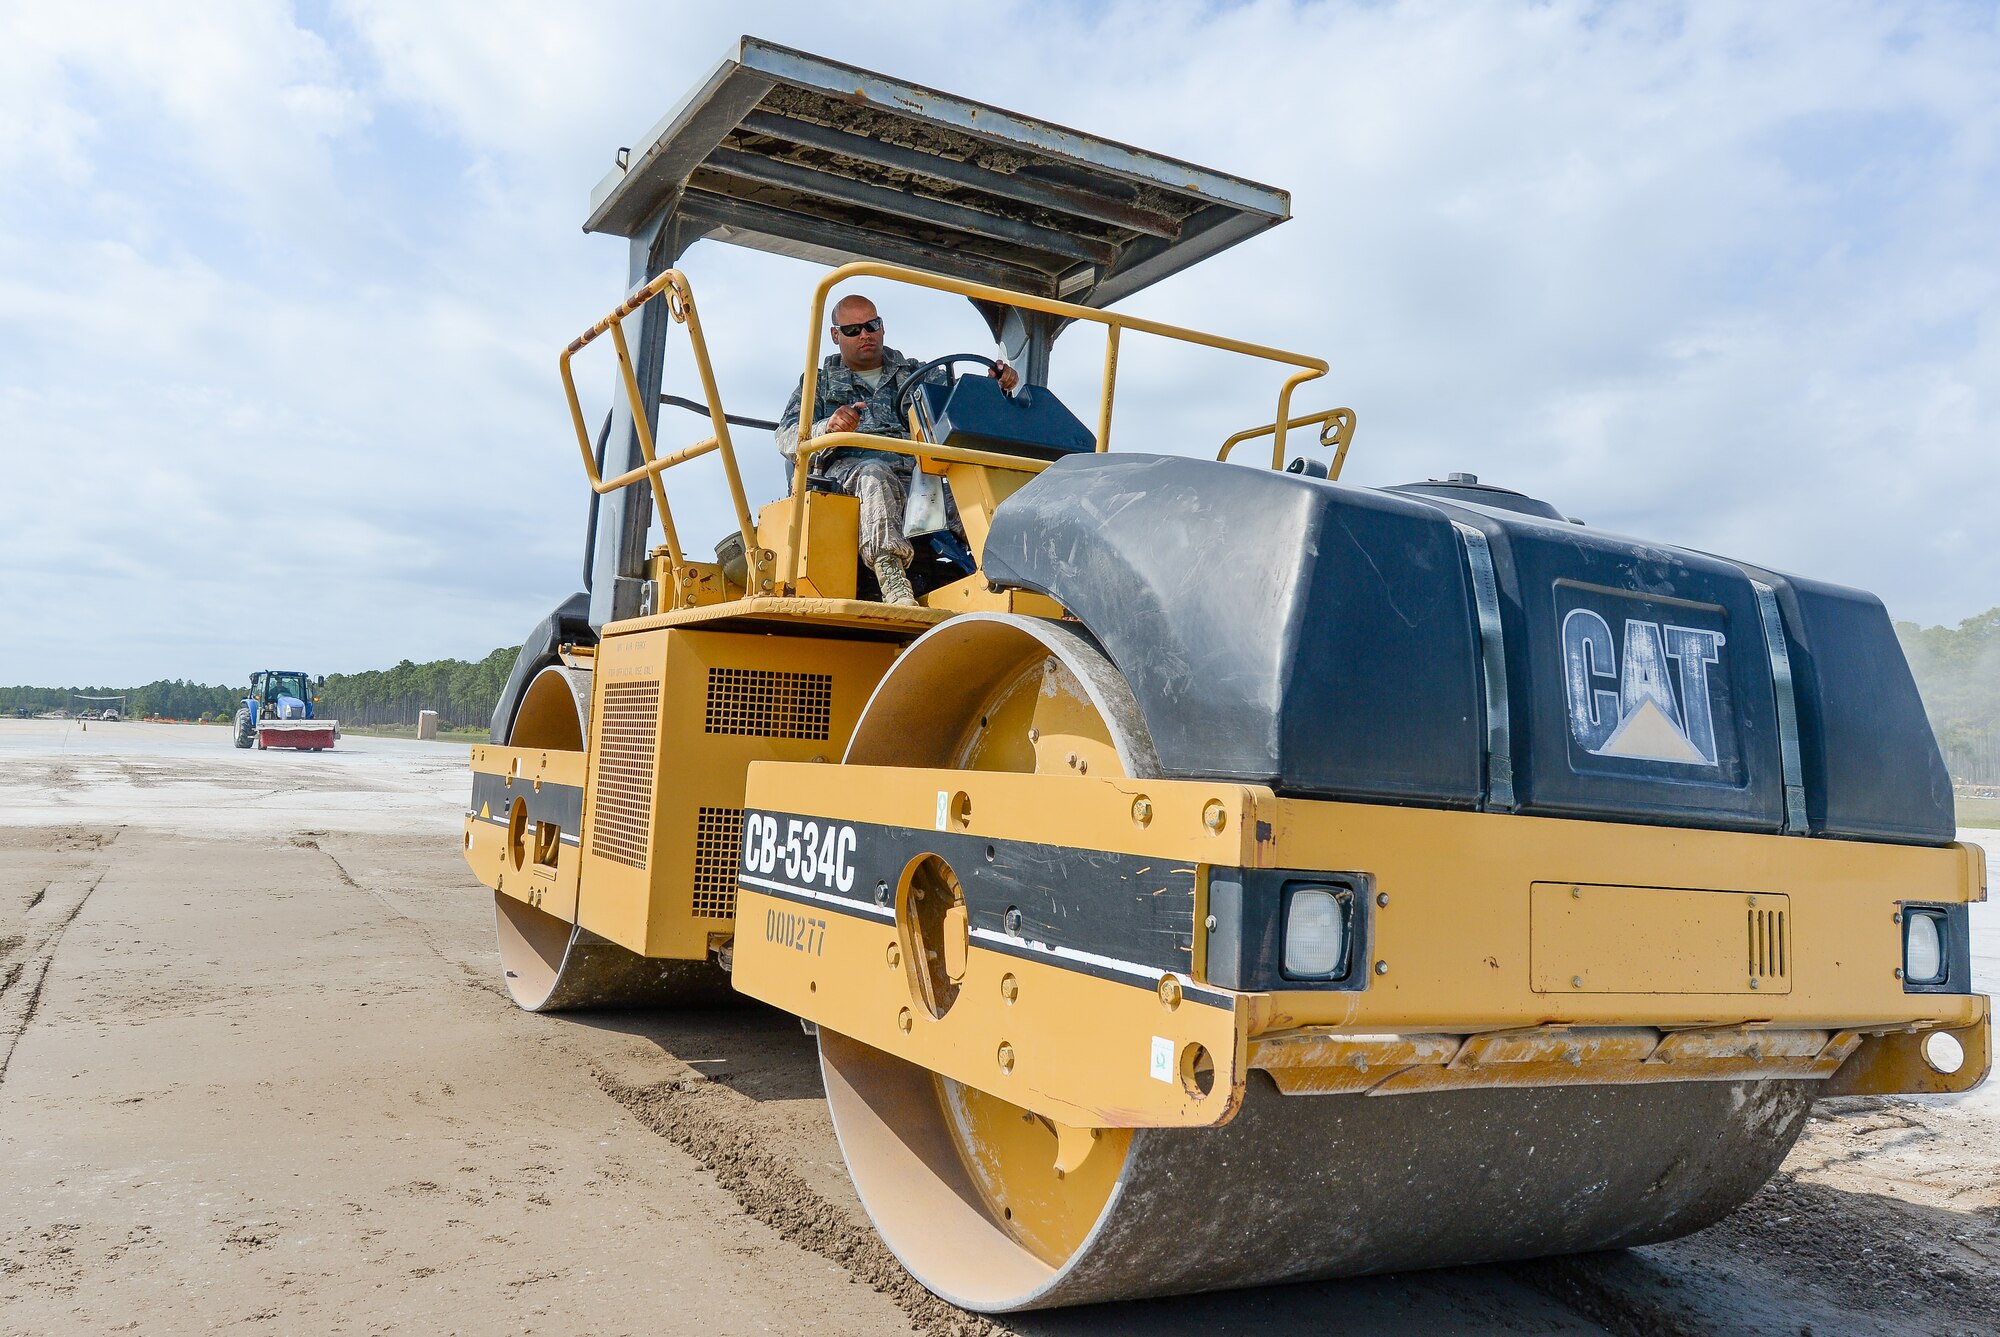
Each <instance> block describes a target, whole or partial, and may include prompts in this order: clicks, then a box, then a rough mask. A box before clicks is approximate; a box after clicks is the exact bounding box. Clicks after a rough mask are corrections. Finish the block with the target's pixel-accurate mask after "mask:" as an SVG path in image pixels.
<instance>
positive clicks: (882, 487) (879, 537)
mask: <svg viewBox="0 0 2000 1337" xmlns="http://www.w3.org/2000/svg"><path fill="white" fill-rule="evenodd" d="M913 468H914V466H913V465H912V464H911V462H910V461H908V460H898V461H895V462H893V463H892V462H891V461H889V460H888V459H885V458H884V457H882V456H881V455H847V456H842V457H840V458H838V459H835V460H834V461H833V462H832V463H831V464H829V465H827V466H826V467H825V468H824V469H822V470H821V471H820V472H821V474H822V475H823V476H824V477H825V478H826V480H827V481H828V482H830V483H832V484H833V485H834V486H835V487H836V488H838V489H840V490H841V491H842V492H845V493H846V494H847V495H848V496H850V497H853V498H854V499H855V500H856V501H859V502H860V503H861V564H862V565H863V566H866V567H869V568H871V569H872V568H873V567H874V565H875V559H876V558H878V557H894V558H897V559H899V560H901V561H903V562H908V561H909V560H910V558H911V557H912V556H913V555H914V552H915V550H914V549H912V548H911V547H910V541H909V539H907V538H905V537H904V536H903V511H904V509H905V508H906V507H907V506H908V505H909V498H910V474H911V471H912V469H913ZM945 514H946V516H947V517H948V518H949V520H950V523H951V531H952V533H954V534H957V535H958V536H959V537H961V538H963V537H964V536H965V531H964V530H963V529H962V528H960V527H959V523H958V506H957V504H956V503H955V502H953V501H952V500H951V493H950V492H949V491H947V492H946V493H945Z"/></svg>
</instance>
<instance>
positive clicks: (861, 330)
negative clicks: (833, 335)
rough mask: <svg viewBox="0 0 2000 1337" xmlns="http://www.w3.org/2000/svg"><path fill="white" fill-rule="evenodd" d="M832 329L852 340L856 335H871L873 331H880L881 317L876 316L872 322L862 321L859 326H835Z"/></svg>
mask: <svg viewBox="0 0 2000 1337" xmlns="http://www.w3.org/2000/svg"><path fill="white" fill-rule="evenodd" d="M834 328H835V329H836V330H839V331H840V332H841V333H842V334H843V335H845V336H846V337H848V338H849V339H852V338H854V337H855V336H856V335H860V334H873V333H875V331H877V330H879V329H881V328H882V317H880V316H877V317H875V319H873V320H864V321H862V322H861V323H860V324H859V325H835V326H834Z"/></svg>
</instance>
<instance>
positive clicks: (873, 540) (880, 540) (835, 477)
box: [776, 293, 1021, 604]
mask: <svg viewBox="0 0 2000 1337" xmlns="http://www.w3.org/2000/svg"><path fill="white" fill-rule="evenodd" d="M832 335H833V345H834V347H835V348H836V349H838V350H839V351H838V352H835V353H830V354H828V355H827V358H826V360H825V361H824V362H823V363H821V364H820V369H819V378H818V385H817V386H816V387H815V390H814V394H813V422H812V431H811V432H810V433H809V434H808V436H809V438H810V437H814V436H824V435H825V434H827V433H829V432H872V433H875V434H876V435H878V436H894V437H907V436H908V435H909V434H910V433H909V428H908V427H907V425H906V424H905V423H904V421H903V417H902V415H901V414H900V413H898V412H897V409H896V397H897V396H898V395H899V394H901V393H902V390H903V387H904V385H906V384H907V383H908V381H909V378H910V376H911V374H912V373H913V372H915V371H916V370H917V368H918V367H919V366H920V365H921V364H920V363H919V362H918V361H917V360H916V359H915V358H910V357H904V356H903V355H902V354H901V353H899V352H897V351H896V350H895V349H893V348H889V347H886V346H884V344H883V342H882V317H881V316H880V315H878V314H877V313H876V311H875V304H874V303H873V302H871V301H869V300H868V299H867V298H866V297H863V296H861V295H860V294H858V293H850V294H848V295H847V296H845V297H843V298H841V299H840V300H839V301H838V302H836V303H834V307H833V330H832ZM992 374H993V375H995V376H998V377H999V378H1000V388H1001V389H1002V390H1005V391H1006V392H1007V393H1008V394H1012V393H1013V392H1014V387H1015V386H1016V385H1018V384H1020V380H1021V378H1020V376H1019V374H1017V373H1016V372H1015V370H1014V369H1013V368H1012V367H1010V366H1007V365H1006V364H1005V363H1001V364H1000V365H999V367H998V369H996V370H995V371H994V372H993V373H992ZM927 379H935V380H938V381H939V382H942V381H943V379H944V371H943V369H942V368H940V369H939V370H937V371H935V372H932V373H931V376H930V377H929V378H927ZM804 392H805V378H804V377H803V376H801V377H800V378H799V384H798V386H797V387H795V388H794V389H793V390H792V397H791V399H790V401H789V402H787V403H786V405H785V411H784V413H783V414H781V415H780V416H779V418H778V430H777V433H776V435H777V438H778V449H779V450H781V451H783V452H784V455H785V459H786V460H787V461H788V462H790V461H792V460H794V459H795V458H796V457H797V454H798V448H799V417H800V404H799V398H800V396H801V395H802V394H803V393H804ZM814 468H815V470H816V471H817V472H818V473H820V474H822V475H824V476H825V477H826V478H827V479H828V481H830V482H831V483H832V484H833V486H834V487H835V488H837V489H839V490H840V491H842V492H845V493H847V494H848V495H849V496H852V497H854V498H855V499H856V500H857V501H859V502H860V503H861V560H862V562H863V564H865V565H866V566H867V567H868V568H869V569H870V570H871V571H873V572H874V573H875V580H876V583H878V584H879V585H880V586H881V587H882V600H883V602H885V603H892V604H914V603H916V602H917V596H916V592H915V591H914V590H913V589H911V587H910V575H909V563H910V558H911V557H912V556H913V555H914V554H913V550H912V549H911V547H910V541H909V539H908V538H906V537H905V536H904V534H903V510H904V507H905V506H906V505H907V503H908V498H909V488H910V480H911V477H912V475H913V473H914V472H915V469H916V461H915V460H914V459H912V458H911V457H910V456H908V455H897V454H894V453H892V452H890V451H886V450H864V449H859V448H857V447H852V446H843V447H841V448H839V449H837V450H831V451H827V452H825V453H823V454H821V455H818V456H815V457H814ZM953 527H954V528H956V517H955V516H954V525H953Z"/></svg>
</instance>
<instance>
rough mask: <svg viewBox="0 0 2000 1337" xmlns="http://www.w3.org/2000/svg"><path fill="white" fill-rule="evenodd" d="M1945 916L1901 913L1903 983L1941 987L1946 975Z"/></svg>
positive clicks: (1908, 911)
mask: <svg viewBox="0 0 2000 1337" xmlns="http://www.w3.org/2000/svg"><path fill="white" fill-rule="evenodd" d="M1944 949H1945V927H1944V916H1943V915H1942V914H1940V913H1938V912H1937V911H1935V910H1911V909H1905V910H1904V911H1903V982H1904V983H1905V984H1942V983H1944V975H1945V950H1944Z"/></svg>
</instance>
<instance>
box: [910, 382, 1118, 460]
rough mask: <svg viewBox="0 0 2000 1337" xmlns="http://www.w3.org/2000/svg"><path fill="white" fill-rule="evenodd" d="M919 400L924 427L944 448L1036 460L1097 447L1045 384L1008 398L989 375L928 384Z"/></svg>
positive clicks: (919, 393)
mask: <svg viewBox="0 0 2000 1337" xmlns="http://www.w3.org/2000/svg"><path fill="white" fill-rule="evenodd" d="M917 397H918V413H919V415H920V416H921V417H922V418H923V420H924V426H925V429H926V430H927V431H928V433H929V435H930V438H931V440H932V441H933V442H935V443H936V444H938V445H940V446H956V447H958V448H959V449H961V450H990V451H993V452H995V453H997V454H1002V455H1025V456H1027V457H1028V458H1030V459H1037V460H1054V459H1060V458H1061V457H1063V456H1064V455H1087V454H1090V453H1091V452H1093V451H1095V450H1096V449H1097V438H1096V437H1095V436H1093V435H1091V432H1090V429H1089V428H1088V427H1085V426H1084V425H1083V424H1082V423H1081V422H1079V421H1077V417H1076V415H1075V414H1074V413H1071V412H1070V411H1069V409H1068V408H1066V407H1064V405H1063V402H1062V401H1061V400H1060V399H1057V398H1056V397H1055V393H1054V392H1053V391H1051V390H1050V389H1049V388H1048V387H1047V386H1045V385H1024V386H1022V387H1021V388H1020V390H1019V391H1018V392H1017V393H1015V394H1014V395H1012V396H1009V395H1008V394H1007V392H1006V391H1004V390H1002V389H1001V388H1000V382H999V381H997V380H995V379H993V378H992V377H991V376H961V377H959V378H958V380H956V381H954V382H953V383H952V384H951V385H949V386H943V385H933V384H931V383H930V382H928V381H927V382H925V383H924V384H922V385H920V386H918V387H917Z"/></svg>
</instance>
